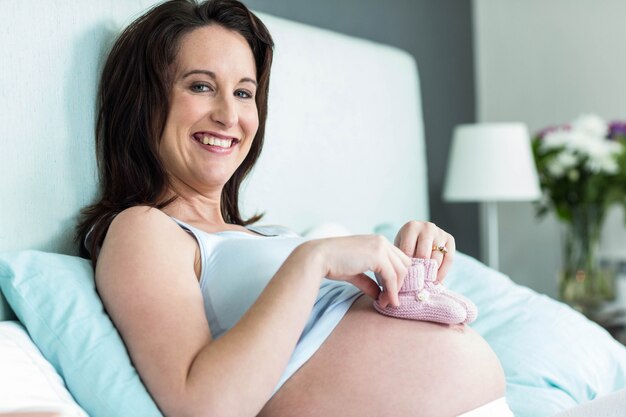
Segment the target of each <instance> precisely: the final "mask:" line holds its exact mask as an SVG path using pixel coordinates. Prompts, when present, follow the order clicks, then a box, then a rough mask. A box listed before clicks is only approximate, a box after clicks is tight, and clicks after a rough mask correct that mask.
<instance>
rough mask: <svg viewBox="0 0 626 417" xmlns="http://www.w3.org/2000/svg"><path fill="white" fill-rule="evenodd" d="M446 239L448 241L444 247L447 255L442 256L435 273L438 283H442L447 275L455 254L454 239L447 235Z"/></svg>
mask: <svg viewBox="0 0 626 417" xmlns="http://www.w3.org/2000/svg"><path fill="white" fill-rule="evenodd" d="M447 239H448V240H447V241H446V246H445V248H446V250H447V253H446V254H445V255H444V256H443V260H442V262H441V263H440V264H439V265H441V266H440V267H439V271H437V281H438V282H443V280H444V278H445V277H446V275H447V274H448V271H449V270H450V267H451V266H452V261H453V260H454V255H455V252H456V243H455V241H454V237H452V235H448V236H447Z"/></svg>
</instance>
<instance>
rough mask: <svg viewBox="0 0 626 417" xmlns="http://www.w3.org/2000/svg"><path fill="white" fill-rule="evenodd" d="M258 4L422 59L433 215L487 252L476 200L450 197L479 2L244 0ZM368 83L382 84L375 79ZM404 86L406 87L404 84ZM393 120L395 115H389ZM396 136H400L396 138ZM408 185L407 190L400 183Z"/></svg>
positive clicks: (469, 89)
mask: <svg viewBox="0 0 626 417" xmlns="http://www.w3.org/2000/svg"><path fill="white" fill-rule="evenodd" d="M244 2H245V3H246V4H247V5H248V6H249V7H250V8H252V9H254V10H258V11H260V12H265V13H268V14H272V15H274V16H279V17H284V18H287V19H291V20H295V21H299V22H303V23H307V24H311V25H314V26H319V27H323V28H327V29H331V30H334V31H337V32H342V33H346V34H348V35H353V36H358V37H362V38H366V39H370V40H373V41H376V42H381V43H385V44H388V45H393V46H396V47H399V48H402V49H404V50H406V51H408V52H409V53H410V54H412V55H413V56H414V57H415V59H416V61H417V64H418V66H419V71H420V77H421V88H422V103H423V111H424V126H425V134H426V151H427V159H428V164H429V167H428V172H429V194H430V213H431V220H432V221H433V222H435V223H436V224H437V225H439V226H441V227H443V228H444V229H446V230H447V231H449V232H450V233H452V234H453V235H454V236H455V238H456V242H457V248H459V249H460V250H461V251H463V252H465V253H467V254H470V255H473V256H478V255H479V252H480V243H479V234H478V233H479V227H478V208H477V205H476V204H473V203H472V204H470V203H467V204H444V203H443V202H442V201H441V192H442V187H443V180H444V174H445V168H446V164H447V157H448V148H449V146H450V140H451V134H452V129H453V127H454V126H455V125H457V124H459V123H469V122H473V121H474V120H475V107H474V103H475V93H474V58H473V46H472V44H473V41H472V30H473V29H472V5H471V2H469V1H458V0H386V1H383V0H317V1H311V0H244ZM365 88H380V87H378V86H376V85H375V84H372V86H366V87H365ZM398 94H403V92H402V91H398ZM390 123H393V121H390ZM389 139H390V140H393V138H389ZM398 192H403V190H398Z"/></svg>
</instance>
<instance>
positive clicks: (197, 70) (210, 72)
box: [182, 69, 258, 87]
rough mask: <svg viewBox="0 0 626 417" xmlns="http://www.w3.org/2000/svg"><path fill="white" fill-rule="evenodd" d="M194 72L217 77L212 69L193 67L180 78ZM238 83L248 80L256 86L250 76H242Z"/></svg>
mask: <svg viewBox="0 0 626 417" xmlns="http://www.w3.org/2000/svg"><path fill="white" fill-rule="evenodd" d="M194 74H203V75H208V76H209V77H211V78H213V79H216V78H217V77H216V76H215V73H214V72H213V71H209V70H200V69H194V70H191V71H187V72H186V73H184V74H183V76H182V79H185V78H187V77H189V76H190V75H194ZM239 82H240V83H243V82H249V83H252V84H254V86H255V87H257V86H258V85H257V82H256V81H255V80H254V79H252V78H250V77H243V78H242V79H241V80H239Z"/></svg>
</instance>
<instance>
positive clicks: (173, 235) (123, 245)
mask: <svg viewBox="0 0 626 417" xmlns="http://www.w3.org/2000/svg"><path fill="white" fill-rule="evenodd" d="M194 247H195V241H194V239H193V238H191V236H189V234H188V233H187V232H185V231H184V230H183V229H182V228H181V227H179V226H178V225H177V224H176V222H175V221H174V220H173V219H172V218H171V217H169V216H168V215H167V214H165V213H163V212H162V211H161V210H158V209H155V208H152V207H147V206H135V207H131V208H128V209H126V210H124V211H122V212H121V213H120V214H118V215H117V216H116V217H115V219H114V220H113V221H112V222H111V226H110V227H109V230H108V232H107V235H106V238H105V241H104V243H103V251H104V253H106V250H109V249H115V248H119V249H121V250H124V251H127V250H130V249H132V250H134V251H139V252H140V253H141V252H144V251H149V252H151V253H152V254H154V255H158V254H159V252H160V251H167V252H169V253H170V254H172V255H174V254H175V253H176V252H178V251H181V252H183V253H184V252H187V253H188V252H189V251H190V250H192V249H193V248H194ZM172 251H173V252H172ZM192 253H193V252H192Z"/></svg>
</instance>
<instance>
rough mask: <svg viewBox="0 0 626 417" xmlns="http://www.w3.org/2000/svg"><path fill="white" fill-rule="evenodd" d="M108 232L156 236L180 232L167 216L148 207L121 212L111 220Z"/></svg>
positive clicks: (138, 207) (135, 207)
mask: <svg viewBox="0 0 626 417" xmlns="http://www.w3.org/2000/svg"><path fill="white" fill-rule="evenodd" d="M109 230H110V231H111V230H112V231H113V232H114V233H115V232H120V231H124V232H126V231H132V232H134V233H140V234H144V233H146V234H152V233H154V234H157V235H159V234H163V233H168V234H169V233H173V234H177V233H174V232H178V231H182V230H181V228H180V227H178V226H177V224H176V223H175V222H174V220H172V218H171V217H169V216H168V215H167V214H165V213H163V212H162V211H161V210H158V209H156V208H153V207H148V206H134V207H130V208H127V209H126V210H124V211H122V212H121V213H120V214H118V215H117V216H116V217H115V219H113V222H111V226H110V228H109ZM183 234H184V233H183Z"/></svg>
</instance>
